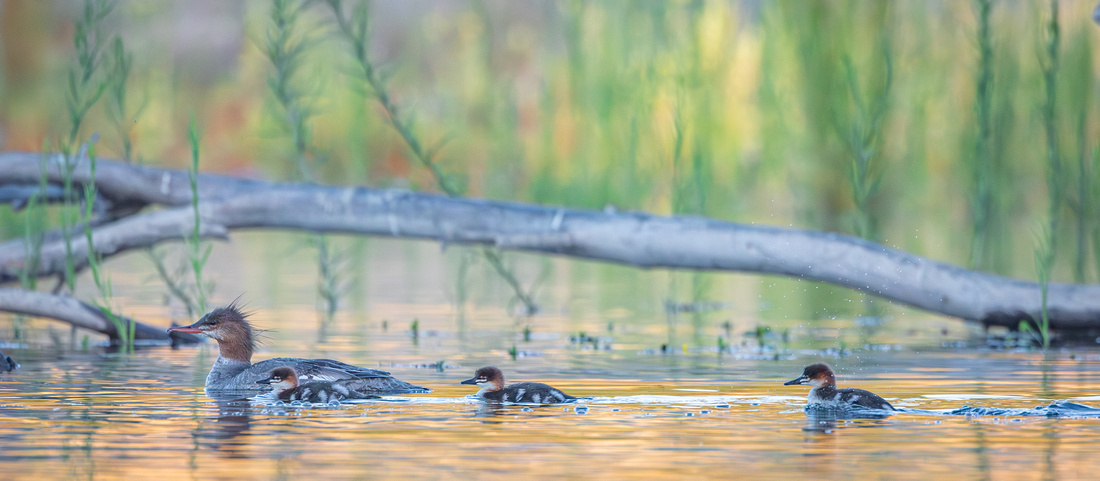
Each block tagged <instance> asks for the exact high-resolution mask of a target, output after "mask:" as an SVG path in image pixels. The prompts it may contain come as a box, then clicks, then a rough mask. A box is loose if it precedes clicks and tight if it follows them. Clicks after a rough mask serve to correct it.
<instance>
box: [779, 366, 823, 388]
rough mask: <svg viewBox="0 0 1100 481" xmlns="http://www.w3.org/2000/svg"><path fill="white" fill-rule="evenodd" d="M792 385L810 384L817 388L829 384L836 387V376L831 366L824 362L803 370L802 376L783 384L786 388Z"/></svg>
mask: <svg viewBox="0 0 1100 481" xmlns="http://www.w3.org/2000/svg"><path fill="white" fill-rule="evenodd" d="M792 384H809V385H811V386H813V387H815V388H818V387H821V386H826V385H829V384H832V385H835V384H836V376H835V375H833V370H832V369H829V366H827V365H826V364H825V363H823V362H819V363H816V364H810V365H809V366H806V369H803V370H802V375H801V376H798V377H796V378H794V379H791V380H790V381H787V382H785V383H783V385H784V386H790V385H792Z"/></svg>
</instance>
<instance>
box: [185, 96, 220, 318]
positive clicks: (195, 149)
mask: <svg viewBox="0 0 1100 481" xmlns="http://www.w3.org/2000/svg"><path fill="white" fill-rule="evenodd" d="M187 140H188V143H189V144H190V146H191V166H190V168H189V169H187V180H188V183H187V185H188V186H189V187H190V188H191V214H192V218H193V219H194V220H193V222H192V225H191V233H190V235H189V236H187V238H186V239H185V242H186V243H187V260H188V264H189V265H190V266H191V274H192V275H193V276H194V282H195V302H194V305H193V306H192V305H191V304H188V310H190V311H191V314H202V313H204V312H206V311H207V302H206V300H207V293H208V292H209V291H210V290H211V287H212V286H210V285H209V284H208V283H207V282H206V281H205V279H204V277H203V268H204V267H205V266H206V262H207V261H208V260H210V252H212V250H213V247H214V246H213V245H210V244H207V245H206V248H205V249H204V248H203V242H202V212H201V211H200V210H199V154H200V151H199V144H200V136H199V129H198V126H197V125H196V124H195V118H194V117H191V123H190V125H189V126H188V129H187ZM196 309H197V310H196Z"/></svg>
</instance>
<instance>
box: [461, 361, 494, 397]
mask: <svg viewBox="0 0 1100 481" xmlns="http://www.w3.org/2000/svg"><path fill="white" fill-rule="evenodd" d="M461 384H473V385H475V386H477V387H480V388H481V390H482V391H499V390H501V389H504V373H503V372H501V371H500V369H497V368H495V367H493V366H488V367H483V368H481V369H478V370H477V372H475V373H474V377H472V378H470V379H467V380H465V381H462V382H461Z"/></svg>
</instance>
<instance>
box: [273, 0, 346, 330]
mask: <svg viewBox="0 0 1100 481" xmlns="http://www.w3.org/2000/svg"><path fill="white" fill-rule="evenodd" d="M308 7H309V2H302V1H295V0H275V1H274V2H273V3H272V7H271V17H270V19H271V27H270V28H269V29H268V32H267V37H266V40H267V41H266V44H265V53H266V54H267V58H268V60H270V61H271V65H272V67H273V72H272V73H271V75H270V76H269V77H268V86H269V88H270V90H271V93H272V94H273V95H274V96H275V100H276V101H277V102H278V103H279V106H280V107H281V108H282V113H283V116H282V120H283V124H284V126H285V127H286V129H287V130H288V131H289V134H290V138H291V141H292V143H293V152H294V154H293V156H292V158H293V163H294V165H295V166H296V167H297V170H298V175H299V177H300V178H301V179H302V180H304V181H306V182H314V181H315V180H316V177H317V176H316V175H315V174H314V168H313V166H312V165H311V164H310V159H311V158H312V159H313V160H314V161H317V160H319V157H321V156H319V155H318V153H317V152H316V150H315V147H314V144H313V132H312V130H311V128H310V125H309V123H310V119H311V117H313V116H314V115H315V111H314V110H313V108H312V107H311V106H310V105H309V99H308V95H309V94H308V92H307V91H306V90H305V89H304V88H303V87H302V86H301V85H302V83H303V82H304V81H305V79H304V78H303V67H304V66H305V64H306V61H307V54H309V53H310V52H311V51H312V50H311V49H312V48H313V47H314V46H315V45H316V42H317V41H316V39H315V38H313V37H312V36H311V35H310V33H308V32H302V31H301V24H302V22H303V18H302V17H303V15H304V14H305V13H306V10H307V9H308ZM310 244H312V245H313V246H314V248H316V249H317V271H318V283H317V293H318V295H319V296H320V298H321V302H322V303H323V305H324V307H323V308H322V313H323V314H324V321H325V322H328V321H331V320H332V319H333V317H334V316H335V315H336V311H337V310H338V309H339V304H340V298H341V296H342V294H343V292H344V287H343V286H342V284H343V282H342V279H341V276H342V275H341V272H340V269H339V263H340V258H341V257H342V254H341V253H339V252H338V251H336V250H335V249H334V248H333V246H332V244H331V242H330V240H329V239H328V237H327V236H325V235H324V234H315V235H313V236H311V237H310Z"/></svg>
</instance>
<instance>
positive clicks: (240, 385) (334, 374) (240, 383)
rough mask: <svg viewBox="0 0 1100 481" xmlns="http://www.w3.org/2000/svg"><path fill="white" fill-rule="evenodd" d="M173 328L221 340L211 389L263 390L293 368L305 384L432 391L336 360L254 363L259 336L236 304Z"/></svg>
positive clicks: (208, 383)
mask: <svg viewBox="0 0 1100 481" xmlns="http://www.w3.org/2000/svg"><path fill="white" fill-rule="evenodd" d="M169 331H174V332H188V333H192V334H204V335H206V336H209V337H211V338H212V339H214V340H216V341H218V360H216V361H214V366H213V367H212V368H211V369H210V374H208V375H207V376H206V390H207V391H214V392H217V391H260V390H266V389H267V386H264V385H262V384H257V381H261V380H264V379H267V378H268V377H269V376H270V375H271V371H272V370H274V369H275V368H278V367H282V366H287V367H291V368H293V369H294V370H295V371H296V372H297V373H298V377H299V378H300V379H301V381H302V383H306V382H315V381H339V380H346V379H355V380H357V384H358V385H359V387H360V388H361V389H362V391H363V392H364V393H365V394H370V395H377V394H409V393H424V392H431V390H430V389H427V388H423V387H420V386H414V385H412V384H409V383H407V382H405V381H402V380H400V379H396V378H394V377H393V376H390V373H388V372H386V371H380V370H377V369H368V368H364V367H359V366H352V365H351V364H347V363H343V362H340V361H334V360H332V359H297V358H286V357H280V358H275V359H267V360H264V361H260V362H257V363H255V364H253V363H252V352H253V351H254V350H255V348H256V340H255V335H254V333H253V329H252V326H251V325H250V324H249V323H248V319H247V315H246V314H245V313H243V312H241V311H240V309H238V308H237V306H236V305H233V304H230V305H229V306H226V307H219V308H217V309H214V310H213V311H210V313H208V314H206V315H205V316H202V318H201V319H199V320H198V321H196V322H195V323H194V324H191V325H190V326H184V327H173V328H171V329H169Z"/></svg>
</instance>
